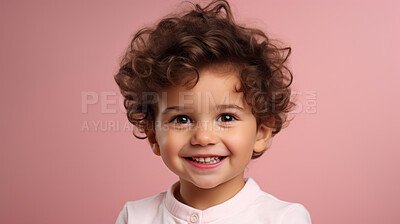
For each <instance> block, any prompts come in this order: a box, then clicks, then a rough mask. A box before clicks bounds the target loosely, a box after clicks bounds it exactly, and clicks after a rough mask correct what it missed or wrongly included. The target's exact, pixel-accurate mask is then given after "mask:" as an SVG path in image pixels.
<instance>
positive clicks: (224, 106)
mask: <svg viewBox="0 0 400 224" xmlns="http://www.w3.org/2000/svg"><path fill="white" fill-rule="evenodd" d="M216 108H217V109H218V110H223V109H235V110H240V111H243V110H244V109H243V108H242V107H240V106H238V105H235V104H220V105H217V106H216ZM184 110H185V108H184V107H180V106H172V107H167V108H166V109H165V110H164V111H163V112H162V114H166V113H168V112H170V111H184Z"/></svg>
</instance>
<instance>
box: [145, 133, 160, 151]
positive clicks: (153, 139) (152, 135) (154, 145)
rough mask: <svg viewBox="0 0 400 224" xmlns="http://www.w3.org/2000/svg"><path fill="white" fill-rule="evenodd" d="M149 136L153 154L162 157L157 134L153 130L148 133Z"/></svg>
mask: <svg viewBox="0 0 400 224" xmlns="http://www.w3.org/2000/svg"><path fill="white" fill-rule="evenodd" d="M146 135H147V139H148V140H149V143H150V146H151V148H152V150H153V153H154V154H156V155H157V156H160V155H161V153H160V146H159V145H158V143H157V139H156V133H155V132H154V130H151V131H149V132H147V133H146Z"/></svg>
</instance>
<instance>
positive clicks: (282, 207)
mask: <svg viewBox="0 0 400 224" xmlns="http://www.w3.org/2000/svg"><path fill="white" fill-rule="evenodd" d="M255 205H256V208H255V209H256V211H258V213H259V215H261V216H268V217H265V219H267V220H271V221H273V223H281V224H311V218H310V214H309V213H308V211H307V209H306V208H305V207H304V206H303V205H302V204H299V203H292V202H287V201H283V200H280V199H278V198H276V197H275V196H273V195H271V194H269V193H266V192H263V191H260V192H259V194H258V197H257V200H256V203H255Z"/></svg>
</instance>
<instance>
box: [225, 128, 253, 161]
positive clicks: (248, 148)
mask: <svg viewBox="0 0 400 224" xmlns="http://www.w3.org/2000/svg"><path fill="white" fill-rule="evenodd" d="M255 134H256V133H255V132H254V131H253V132H252V131H250V130H247V129H238V130H235V131H230V132H228V133H225V136H224V139H225V141H224V142H225V145H226V146H227V148H228V149H229V150H230V151H231V153H232V154H241V155H242V154H252V152H253V147H254V143H255V137H254V136H255Z"/></svg>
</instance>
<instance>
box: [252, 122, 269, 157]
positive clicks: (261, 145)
mask: <svg viewBox="0 0 400 224" xmlns="http://www.w3.org/2000/svg"><path fill="white" fill-rule="evenodd" d="M271 136H272V129H271V128H269V127H267V126H265V125H264V124H260V126H259V127H258V130H257V139H256V142H255V144H254V152H262V151H263V150H265V148H266V147H267V143H268V140H269V139H270V138H271Z"/></svg>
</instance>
